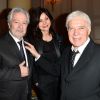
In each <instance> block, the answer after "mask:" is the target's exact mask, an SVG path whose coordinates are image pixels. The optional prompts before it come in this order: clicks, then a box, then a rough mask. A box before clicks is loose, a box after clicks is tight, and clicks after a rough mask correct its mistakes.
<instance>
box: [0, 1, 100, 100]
mask: <svg viewBox="0 0 100 100" xmlns="http://www.w3.org/2000/svg"><path fill="white" fill-rule="evenodd" d="M39 6H40V7H45V8H47V9H48V10H49V11H50V12H51V14H52V16H53V17H54V19H55V25H54V27H55V30H56V31H57V32H58V33H60V34H62V35H63V36H64V37H65V38H66V39H65V42H66V41H68V36H67V30H66V27H65V21H66V17H67V15H68V14H69V13H70V12H72V11H74V10H82V11H84V12H85V13H87V14H88V15H89V16H90V18H91V20H92V32H91V37H92V38H93V40H94V41H95V42H96V43H99V44H100V0H0V36H2V35H3V34H4V33H5V32H7V31H8V26H7V15H8V13H9V11H10V10H11V9H12V8H13V7H22V8H24V9H26V10H27V11H29V10H30V9H31V8H36V7H39ZM33 100H36V94H35V92H34V89H33Z"/></svg>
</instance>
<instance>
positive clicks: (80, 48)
mask: <svg viewBox="0 0 100 100" xmlns="http://www.w3.org/2000/svg"><path fill="white" fill-rule="evenodd" d="M89 41H90V38H88V39H87V41H86V42H85V43H84V44H83V45H81V46H80V47H78V48H74V47H73V46H72V48H71V50H72V51H73V50H74V51H79V53H78V54H76V56H75V60H74V65H73V66H75V64H76V63H77V61H78V60H79V58H80V56H81V55H82V53H83V51H84V49H85V48H86V46H87V45H88V43H89Z"/></svg>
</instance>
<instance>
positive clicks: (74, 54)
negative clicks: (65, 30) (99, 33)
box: [71, 50, 79, 67]
mask: <svg viewBox="0 0 100 100" xmlns="http://www.w3.org/2000/svg"><path fill="white" fill-rule="evenodd" d="M78 53H79V51H74V50H73V51H72V58H71V63H72V67H73V66H74V60H75V56H76V55H77V54H78Z"/></svg>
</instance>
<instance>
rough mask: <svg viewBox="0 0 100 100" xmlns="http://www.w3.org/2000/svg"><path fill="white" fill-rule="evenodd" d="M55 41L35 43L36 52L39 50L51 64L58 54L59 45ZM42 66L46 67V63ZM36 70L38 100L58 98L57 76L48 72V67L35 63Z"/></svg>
mask: <svg viewBox="0 0 100 100" xmlns="http://www.w3.org/2000/svg"><path fill="white" fill-rule="evenodd" d="M56 42H57V41H54V40H52V41H50V42H46V41H43V40H39V41H37V43H36V44H37V45H36V44H35V47H36V48H37V50H38V52H41V53H42V55H43V56H44V57H45V59H46V60H48V61H49V62H50V63H52V64H53V63H56V62H57V61H58V59H59V56H60V50H59V46H58V43H56ZM39 43H40V44H39ZM55 46H56V47H55ZM57 50H58V51H57ZM44 67H46V65H45V66H44ZM50 67H53V66H50ZM36 70H37V73H38V79H37V81H38V83H39V85H38V86H37V88H38V93H37V95H38V98H39V100H59V93H60V86H59V85H60V82H59V76H56V75H54V74H52V73H50V71H49V69H47V70H45V68H43V67H41V66H38V65H36Z"/></svg>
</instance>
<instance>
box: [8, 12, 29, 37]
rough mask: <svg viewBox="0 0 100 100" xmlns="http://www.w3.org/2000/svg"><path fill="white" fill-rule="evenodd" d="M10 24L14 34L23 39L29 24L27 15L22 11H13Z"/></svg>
mask: <svg viewBox="0 0 100 100" xmlns="http://www.w3.org/2000/svg"><path fill="white" fill-rule="evenodd" d="M8 24H9V29H10V32H11V33H12V35H13V36H14V37H16V38H18V39H21V38H22V37H23V36H24V35H25V34H26V30H27V26H28V22H27V16H26V15H25V14H24V13H22V12H16V13H13V15H12V19H11V20H10V22H9V23H8Z"/></svg>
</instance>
